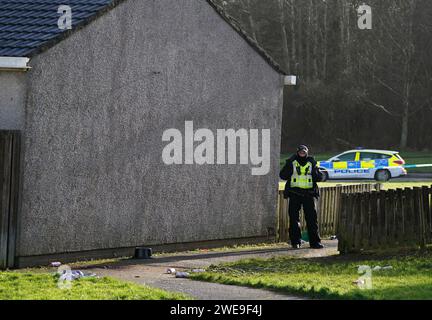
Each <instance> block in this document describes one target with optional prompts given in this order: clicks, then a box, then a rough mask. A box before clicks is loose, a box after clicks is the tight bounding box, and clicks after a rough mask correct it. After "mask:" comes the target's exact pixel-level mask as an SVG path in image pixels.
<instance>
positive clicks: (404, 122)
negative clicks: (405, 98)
mask: <svg viewBox="0 0 432 320" xmlns="http://www.w3.org/2000/svg"><path fill="white" fill-rule="evenodd" d="M408 124H409V103H408V102H407V103H406V104H405V107H404V112H403V115H402V130H401V140H400V149H401V150H405V149H406V148H407V146H408Z"/></svg>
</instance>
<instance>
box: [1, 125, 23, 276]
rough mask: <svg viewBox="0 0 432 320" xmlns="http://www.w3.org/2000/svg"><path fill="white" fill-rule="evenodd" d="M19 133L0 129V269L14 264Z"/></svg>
mask: <svg viewBox="0 0 432 320" xmlns="http://www.w3.org/2000/svg"><path fill="white" fill-rule="evenodd" d="M19 161H20V133H19V132H17V131H0V270H1V269H5V268H11V267H13V266H14V263H15V262H14V259H15V240H16V230H17V228H16V226H17V215H18V214H17V212H18V188H19V186H18V182H19V163H20V162H19Z"/></svg>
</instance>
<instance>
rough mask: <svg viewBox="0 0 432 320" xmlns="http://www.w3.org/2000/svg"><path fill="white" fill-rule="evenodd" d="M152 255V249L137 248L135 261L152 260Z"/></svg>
mask: <svg viewBox="0 0 432 320" xmlns="http://www.w3.org/2000/svg"><path fill="white" fill-rule="evenodd" d="M151 255H152V249H151V248H144V247H140V248H135V256H134V258H135V259H150V258H151Z"/></svg>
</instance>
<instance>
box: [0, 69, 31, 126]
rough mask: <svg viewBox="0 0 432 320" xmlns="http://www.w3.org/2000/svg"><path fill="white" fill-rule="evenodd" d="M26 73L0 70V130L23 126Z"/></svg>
mask: <svg viewBox="0 0 432 320" xmlns="http://www.w3.org/2000/svg"><path fill="white" fill-rule="evenodd" d="M25 97H26V74H25V73H24V72H13V71H1V70H0V130H22V129H23V126H24V114H25V111H24V110H25Z"/></svg>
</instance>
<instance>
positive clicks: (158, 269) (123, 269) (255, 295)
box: [86, 241, 337, 300]
mask: <svg viewBox="0 0 432 320" xmlns="http://www.w3.org/2000/svg"><path fill="white" fill-rule="evenodd" d="M323 243H324V244H325V246H326V249H324V250H312V249H309V248H305V249H301V250H292V249H291V248H290V247H289V246H288V245H280V246H276V247H274V248H273V247H272V248H271V249H256V250H249V251H228V252H227V251H224V252H207V253H201V252H198V253H187V254H178V253H177V254H166V255H160V256H157V257H155V258H153V259H149V260H133V259H130V260H122V261H119V262H117V263H113V264H105V265H100V266H92V267H90V268H86V271H89V272H94V273H96V274H97V275H99V276H110V277H114V278H117V279H121V280H124V281H132V282H135V283H138V284H146V285H149V286H152V287H157V288H161V289H164V290H168V291H172V292H181V293H186V294H188V295H190V296H192V297H194V298H195V299H199V300H299V299H303V298H301V297H294V296H289V295H284V294H281V293H276V292H272V291H268V290H262V289H252V288H246V287H239V286H231V285H222V284H216V283H207V282H201V281H194V280H189V279H178V278H175V276H174V275H170V274H167V273H166V270H167V269H168V268H175V269H176V270H177V271H185V270H190V269H196V268H206V267H208V266H210V265H212V264H219V263H224V262H233V261H237V260H241V259H247V258H271V257H275V256H286V255H291V256H298V257H320V256H329V255H333V254H336V253H337V241H323Z"/></svg>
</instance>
